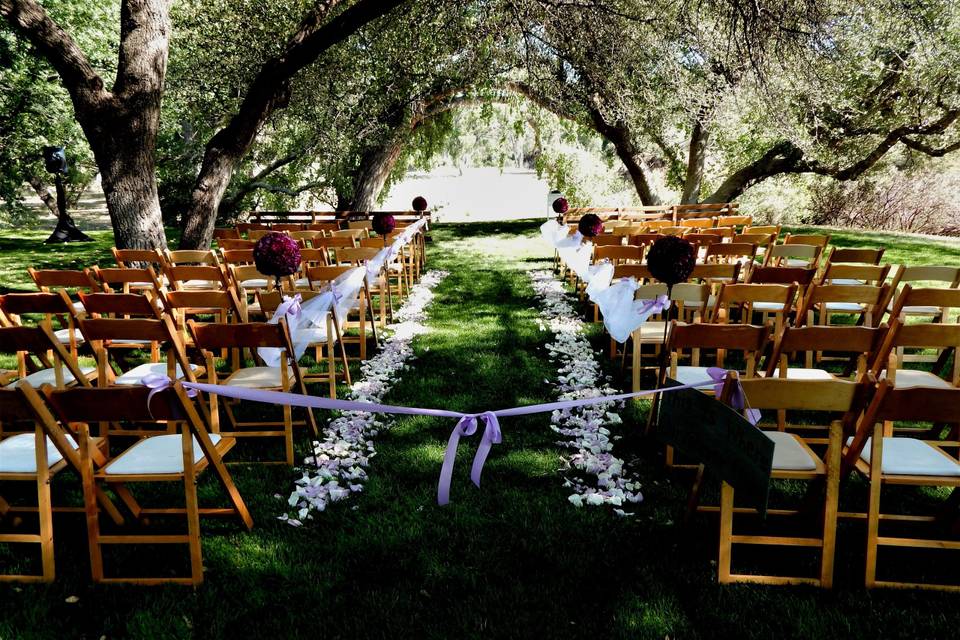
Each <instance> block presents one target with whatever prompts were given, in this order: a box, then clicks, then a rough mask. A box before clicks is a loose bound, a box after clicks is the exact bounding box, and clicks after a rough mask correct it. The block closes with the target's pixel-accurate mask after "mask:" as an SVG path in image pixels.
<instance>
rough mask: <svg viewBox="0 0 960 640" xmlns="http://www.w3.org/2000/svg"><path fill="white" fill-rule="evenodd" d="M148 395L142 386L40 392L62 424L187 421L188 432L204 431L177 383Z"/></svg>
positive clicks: (146, 388)
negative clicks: (194, 430)
mask: <svg viewBox="0 0 960 640" xmlns="http://www.w3.org/2000/svg"><path fill="white" fill-rule="evenodd" d="M152 391H153V390H152V389H150V388H148V387H144V386H142V385H129V386H116V387H87V388H78V387H74V388H71V389H52V388H49V387H44V388H43V389H42V392H43V396H44V398H45V399H46V401H47V404H48V405H49V406H50V408H51V409H53V414H54V415H55V416H56V417H57V418H58V419H59V421H60V422H61V423H62V424H68V423H74V422H76V423H88V424H89V423H96V422H114V423H123V422H159V421H182V420H187V421H188V423H189V424H190V427H191V428H192V429H199V430H206V427H205V425H204V424H203V421H202V420H201V419H200V418H199V415H198V413H197V412H196V410H195V408H194V406H193V402H192V401H190V400H189V398H187V396H186V394H185V393H183V390H182V387H180V385H179V383H174V386H172V387H171V388H169V389H163V390H161V391H158V392H157V393H154V394H153V395H152V397H151V393H152ZM187 404H189V405H190V406H189V407H188V406H187Z"/></svg>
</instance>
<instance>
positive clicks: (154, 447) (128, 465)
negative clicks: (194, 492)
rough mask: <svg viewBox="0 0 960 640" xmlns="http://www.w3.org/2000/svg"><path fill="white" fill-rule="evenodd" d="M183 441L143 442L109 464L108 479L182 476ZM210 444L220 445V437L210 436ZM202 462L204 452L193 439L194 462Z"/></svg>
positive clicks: (177, 437) (176, 435)
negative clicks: (158, 475) (117, 476)
mask: <svg viewBox="0 0 960 640" xmlns="http://www.w3.org/2000/svg"><path fill="white" fill-rule="evenodd" d="M182 437H183V436H182V435H180V434H179V433H171V434H166V435H162V436H150V437H149V438H144V439H143V440H140V441H138V442H137V443H136V444H135V445H133V446H132V447H130V448H129V449H127V450H126V451H124V452H123V453H122V454H120V455H119V456H117V457H116V458H114V459H113V460H112V461H110V463H109V464H107V466H106V467H104V470H103V471H104V473H106V474H107V475H124V474H137V475H153V474H165V473H183V445H182V440H181V438H182ZM210 440H212V441H213V444H214V445H216V444H217V443H218V442H220V434H218V433H211V434H210ZM201 460H203V450H202V449H200V443H199V442H197V438H196V436H193V461H194V463H197V462H200V461H201Z"/></svg>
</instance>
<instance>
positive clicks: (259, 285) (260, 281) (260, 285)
mask: <svg viewBox="0 0 960 640" xmlns="http://www.w3.org/2000/svg"><path fill="white" fill-rule="evenodd" d="M269 284H270V283H269V282H267V279H266V278H250V279H249V280H241V281H240V286H241V287H243V288H244V289H266V288H267V286H269Z"/></svg>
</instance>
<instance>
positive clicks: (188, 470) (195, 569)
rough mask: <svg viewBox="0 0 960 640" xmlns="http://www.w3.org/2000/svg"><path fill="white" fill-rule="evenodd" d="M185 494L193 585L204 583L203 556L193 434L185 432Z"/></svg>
mask: <svg viewBox="0 0 960 640" xmlns="http://www.w3.org/2000/svg"><path fill="white" fill-rule="evenodd" d="M181 441H182V442H183V492H184V497H185V501H186V516H187V537H188V540H189V542H188V545H189V547H190V577H191V579H192V581H193V584H195V585H197V584H200V583H201V582H203V555H202V552H201V548H200V508H199V505H198V503H197V477H196V472H195V470H194V467H193V433H192V432H191V431H190V429H184V430H183V437H182V438H181Z"/></svg>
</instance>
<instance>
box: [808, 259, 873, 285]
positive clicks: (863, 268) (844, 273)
mask: <svg viewBox="0 0 960 640" xmlns="http://www.w3.org/2000/svg"><path fill="white" fill-rule="evenodd" d="M889 272H890V265H888V264H885V265H872V264H852V263H845V262H839V263H833V262H828V263H827V267H826V269H825V270H824V272H823V277H822V278H821V279H820V281H821V282H822V283H827V284H829V283H830V282H832V281H833V280H838V279H845V280H860V281H861V282H863V283H864V284H873V285H876V286H879V285H880V284H882V283H883V282H884V281H885V280H886V279H887V273H889Z"/></svg>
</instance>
